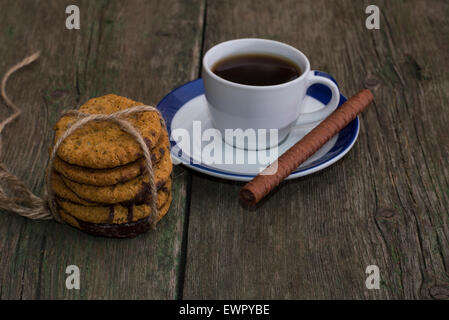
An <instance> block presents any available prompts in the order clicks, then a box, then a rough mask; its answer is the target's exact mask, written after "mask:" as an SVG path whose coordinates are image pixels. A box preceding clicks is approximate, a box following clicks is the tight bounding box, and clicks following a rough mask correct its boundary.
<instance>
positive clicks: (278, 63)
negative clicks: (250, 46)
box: [212, 53, 301, 86]
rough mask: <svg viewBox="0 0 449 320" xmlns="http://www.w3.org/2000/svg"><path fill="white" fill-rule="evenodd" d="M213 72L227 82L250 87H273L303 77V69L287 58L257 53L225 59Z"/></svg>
mask: <svg viewBox="0 0 449 320" xmlns="http://www.w3.org/2000/svg"><path fill="white" fill-rule="evenodd" d="M212 72H213V73H215V74H216V75H217V76H219V77H221V78H223V79H225V80H228V81H231V82H235V83H239V84H244V85H250V86H273V85H277V84H282V83H286V82H289V81H292V80H294V79H296V78H298V77H299V76H300V75H301V69H300V68H299V67H298V66H297V65H296V64H295V63H294V62H292V61H290V60H288V59H287V58H284V57H279V56H273V55H268V54H257V53H251V54H242V55H236V56H231V57H227V58H224V59H222V60H220V61H218V62H217V63H216V64H215V65H214V66H213V67H212Z"/></svg>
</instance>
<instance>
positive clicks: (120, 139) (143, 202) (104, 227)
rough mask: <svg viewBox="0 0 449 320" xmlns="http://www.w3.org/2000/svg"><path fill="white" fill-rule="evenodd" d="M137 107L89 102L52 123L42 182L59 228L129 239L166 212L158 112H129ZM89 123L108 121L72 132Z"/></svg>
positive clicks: (168, 167)
mask: <svg viewBox="0 0 449 320" xmlns="http://www.w3.org/2000/svg"><path fill="white" fill-rule="evenodd" d="M139 106H143V104H142V103H139V102H136V101H133V100H130V99H128V98H125V97H120V96H117V95H114V94H109V95H106V96H103V97H98V98H94V99H90V100H89V101H87V102H86V103H85V104H83V105H82V106H81V107H80V108H79V109H78V110H77V111H70V112H68V113H66V114H64V115H63V116H62V117H61V118H60V119H59V121H58V122H57V123H56V125H55V146H53V147H52V148H51V152H50V156H51V159H52V161H51V162H50V163H49V168H48V170H47V174H51V177H47V178H48V180H49V182H50V183H49V185H50V188H51V189H50V190H51V192H52V194H53V195H54V198H55V201H54V203H53V204H54V205H55V209H56V210H57V213H58V214H59V217H60V218H61V220H63V221H65V222H66V223H68V224H70V225H71V226H73V227H76V228H78V229H81V230H83V231H85V232H87V233H90V234H93V235H99V236H106V237H115V238H117V237H118V238H130V237H135V236H136V235H138V234H140V233H143V232H146V231H148V230H149V229H150V228H151V226H152V225H154V224H155V223H157V222H158V221H159V220H160V219H161V218H162V217H163V216H164V215H165V214H166V213H167V212H168V209H169V207H170V203H171V200H172V195H171V178H170V176H171V172H172V162H171V158H170V145H169V139H168V133H167V131H166V128H165V124H164V122H163V119H162V118H161V116H160V114H159V113H158V112H157V110H155V109H154V108H153V110H147V109H144V110H140V111H137V112H134V111H135V110H134V109H135V108H140V107H139ZM143 107H144V108H145V106H143ZM127 110H131V112H128V111H127ZM133 110H134V111H133ZM90 115H105V116H106V117H108V116H110V117H113V118H114V119H110V118H105V119H103V118H101V116H100V118H99V119H97V120H93V121H90V122H87V123H84V124H83V125H82V126H80V127H78V128H76V129H75V130H73V126H79V124H80V121H82V120H81V119H82V117H87V118H88V117H89V116H90ZM117 119H120V121H122V123H120V121H119V122H116V121H114V120H117ZM123 121H124V122H125V124H123ZM128 125H129V127H128V129H126V130H125V128H126V127H127V126H128ZM129 130H131V131H134V133H135V135H134V136H133V135H132V134H130V132H129ZM68 131H70V132H69V134H67V133H68ZM139 139H141V140H140V143H139ZM145 153H147V154H146V156H145ZM149 163H151V166H149ZM149 169H150V170H149Z"/></svg>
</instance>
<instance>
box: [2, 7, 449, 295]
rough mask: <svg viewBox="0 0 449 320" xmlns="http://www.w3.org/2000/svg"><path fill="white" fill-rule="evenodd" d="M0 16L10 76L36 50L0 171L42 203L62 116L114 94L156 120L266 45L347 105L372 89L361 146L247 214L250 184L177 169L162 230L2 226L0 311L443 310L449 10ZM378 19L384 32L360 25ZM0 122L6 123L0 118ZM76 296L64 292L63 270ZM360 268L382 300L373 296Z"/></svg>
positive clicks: (105, 10)
mask: <svg viewBox="0 0 449 320" xmlns="http://www.w3.org/2000/svg"><path fill="white" fill-rule="evenodd" d="M73 3H74V4H77V5H78V6H79V8H80V10H81V29H80V30H67V29H66V28H65V19H66V17H67V15H66V14H65V8H66V5H67V4H66V3H65V2H64V1H56V0H54V1H45V2H42V1H31V0H27V1H25V0H22V1H17V0H3V1H1V2H0V48H1V49H0V73H1V74H3V73H4V72H6V70H7V69H8V68H9V67H10V66H11V65H13V64H15V63H16V62H18V61H20V60H21V59H22V58H23V57H25V56H26V55H29V54H31V53H32V52H34V51H36V50H41V51H42V56H41V58H40V59H39V61H37V62H36V63H34V64H33V65H31V66H29V67H27V68H26V69H23V70H22V71H20V72H19V73H17V74H15V75H14V76H13V77H12V79H11V80H10V82H9V84H8V91H9V95H10V97H11V98H13V99H14V100H15V102H16V103H17V104H19V105H21V106H23V107H24V109H25V113H24V114H23V115H22V116H21V118H20V119H18V120H17V121H15V122H14V123H13V124H12V125H10V126H9V127H8V128H7V129H6V132H5V134H4V137H3V141H4V144H5V147H4V151H3V155H2V160H3V161H4V162H5V163H6V164H7V165H8V167H9V168H10V170H11V171H12V172H13V173H15V174H17V175H18V176H19V177H20V178H22V179H24V180H25V181H26V183H27V185H28V186H30V187H31V188H32V190H34V192H35V193H36V194H38V195H42V193H43V183H44V168H45V165H46V162H47V159H48V155H47V148H48V146H49V145H50V141H51V137H52V126H53V124H54V123H55V121H56V119H57V118H58V115H59V113H60V112H61V111H62V110H64V109H69V108H74V107H76V106H78V105H80V104H81V103H82V102H84V101H86V100H87V99H88V98H90V97H94V96H99V95H102V94H106V93H111V92H113V93H117V94H120V95H124V96H128V97H132V98H134V99H136V100H140V101H144V102H146V103H152V104H156V103H157V102H158V101H159V100H160V99H161V98H162V97H163V96H164V95H165V94H166V93H167V92H169V91H170V90H172V89H173V88H175V87H177V86H179V85H181V84H183V83H185V82H187V81H190V80H192V79H195V78H197V77H199V76H201V74H200V70H201V68H200V63H201V57H202V54H203V53H204V52H205V51H206V50H207V49H208V48H210V47H211V46H213V45H214V44H216V43H219V42H221V41H224V40H228V39H233V38H242V37H261V38H270V39H275V40H279V41H283V42H286V43H289V44H291V45H293V46H295V47H298V48H300V49H301V50H303V51H304V52H305V53H306V54H307V55H308V56H309V57H310V58H311V60H312V67H313V68H314V69H320V70H323V71H326V72H328V73H330V74H332V75H333V76H334V77H335V78H336V79H337V80H338V82H339V84H340V87H341V91H342V93H343V94H345V95H347V96H350V95H352V94H354V93H355V92H357V91H358V90H359V89H361V88H363V87H368V88H370V89H371V90H372V91H373V93H374V95H375V103H374V104H373V105H372V106H371V107H370V108H368V110H367V111H366V112H365V113H364V114H363V115H362V116H361V131H360V136H359V139H358V141H357V143H356V145H355V147H354V148H353V149H352V150H351V151H350V152H349V153H348V154H347V155H346V156H345V157H344V158H343V159H342V160H341V161H339V162H338V163H336V164H334V165H333V166H331V167H330V168H328V169H326V170H324V171H321V172H320V173H317V174H313V175H311V176H308V177H305V178H301V179H297V180H294V181H290V182H287V183H285V184H284V185H283V186H282V188H280V189H279V190H278V191H277V192H275V193H274V194H273V195H272V196H271V197H270V198H269V200H268V201H266V203H264V205H263V206H260V207H259V208H257V209H256V210H252V211H250V210H245V209H243V208H241V207H240V205H239V204H238V201H237V193H238V190H239V188H240V187H241V185H242V184H241V183H232V182H228V181H223V180H219V179H213V178H210V177H208V176H204V175H201V174H198V173H195V172H192V171H190V170H188V169H186V168H183V167H176V168H175V171H174V187H173V193H174V201H173V205H172V207H171V209H170V211H169V214H168V215H167V216H166V218H165V219H164V220H163V221H162V222H161V223H160V224H159V227H158V229H157V230H156V231H154V232H150V233H148V234H146V235H143V236H139V237H137V238H135V239H133V240H111V239H104V238H97V237H92V236H88V235H85V234H84V233H82V232H79V231H78V230H76V229H73V228H71V227H69V226H66V225H61V224H58V223H55V222H50V221H47V222H36V221H29V220H26V219H25V218H21V217H19V216H16V215H13V214H11V213H7V212H2V213H1V215H0V298H2V299H53V298H59V299H61V298H62V299H72V298H74V299H80V298H81V299H92V298H95V299H97V298H107V299H111V298H112V299H116V298H124V299H180V298H184V299H197V298H198V299H202V298H211V299H214V298H217V299H228V298H236V299H239V298H276V299H279V298H281V299H284V298H285V299H297V298H307V299H314V298H324V299H334V298H339V299H398V298H399V299H402V298H405V299H415V298H446V299H447V298H448V297H449V269H448V268H449V192H448V191H449V161H448V156H449V130H448V123H449V116H448V114H449V112H448V110H449V109H448V105H449V72H448V71H449V70H448V67H449V62H448V61H449V56H448V52H449V38H448V35H449V3H448V2H447V1H444V0H441V1H436V0H435V1H424V0H422V1H418V0H416V1H357V2H355V1H352V0H338V1H326V0H313V1H312V0H311V1H296V0H292V1H287V0H281V1H278V0H273V1H271V0H270V1H265V0H264V1H256V0H254V1H249V0H235V1H215V0H191V1H184V0H164V1H162V0H160V1H158V0H153V1H143V0H142V1H118V0H117V1H73ZM369 4H376V5H377V6H378V7H379V9H380V12H381V20H380V29H379V30H368V29H367V28H366V27H365V20H366V18H367V16H368V15H367V14H366V13H365V9H366V7H367V6H368V5H369ZM0 110H1V119H4V118H5V117H6V116H7V115H9V114H10V110H8V109H7V108H6V106H5V105H4V104H3V103H2V104H1V105H0ZM72 264H74V265H77V266H79V268H80V271H81V289H80V290H67V289H66V286H65V280H66V277H67V275H66V273H65V269H66V266H68V265H72ZM368 265H377V266H378V267H379V269H380V276H381V286H380V289H379V290H368V289H367V288H366V286H365V280H366V277H367V274H365V270H366V267H367V266H368Z"/></svg>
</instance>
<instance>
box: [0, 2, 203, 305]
mask: <svg viewBox="0 0 449 320" xmlns="http://www.w3.org/2000/svg"><path fill="white" fill-rule="evenodd" d="M75 4H77V5H79V7H80V10H81V29H80V30H79V31H75V30H72V31H70V30H67V29H66V28H65V19H66V17H67V15H66V14H65V6H66V5H67V4H65V3H64V2H61V1H46V2H45V3H42V2H41V1H2V2H1V4H0V47H1V48H2V50H1V52H0V55H1V59H0V73H1V74H3V73H4V72H6V70H7V68H9V67H10V66H12V65H13V64H15V63H16V62H18V61H20V60H21V59H22V58H23V57H25V56H26V55H28V54H31V53H32V52H34V51H36V50H42V56H41V58H40V59H39V61H38V62H36V63H34V64H33V65H32V66H30V67H27V68H26V69H24V70H23V71H20V72H19V73H18V74H16V75H14V76H13V77H12V78H11V80H10V82H9V84H8V92H9V95H10V97H11V98H12V99H13V100H14V101H15V102H16V103H17V104H18V105H20V106H23V108H24V111H25V112H24V114H23V115H22V116H21V118H20V119H19V120H18V121H15V122H14V123H13V124H12V125H11V126H9V127H8V128H7V130H6V133H5V135H4V140H3V141H4V145H5V148H4V149H5V151H4V154H3V156H2V160H3V161H4V162H6V164H7V165H8V166H9V168H10V169H11V171H12V172H13V173H15V174H17V175H18V176H19V177H21V178H23V179H24V180H25V181H26V183H27V185H28V186H30V187H31V188H32V189H33V190H34V192H36V193H37V194H39V195H42V192H43V177H44V168H45V165H46V162H47V158H48V156H47V148H48V147H49V145H50V141H51V138H52V126H53V124H54V123H55V121H56V119H57V117H58V114H59V112H60V111H61V110H63V109H69V108H74V107H77V106H78V105H79V104H81V103H83V102H84V101H86V100H87V99H88V98H90V97H94V96H99V95H103V94H106V93H111V92H113V93H117V94H120V95H124V96H128V97H130V98H133V99H136V100H140V101H144V102H146V103H148V104H155V103H157V101H159V100H160V99H161V98H162V97H163V96H164V94H165V93H166V92H168V91H169V90H171V89H172V88H174V87H175V86H177V85H179V84H181V83H184V82H186V81H188V80H191V79H193V78H195V77H196V76H197V70H198V62H199V52H200V45H201V36H202V24H203V21H202V19H203V10H204V3H203V1H202V0H195V1H189V3H188V4H187V3H185V2H184V1H177V0H167V1H157V0H154V1H143V0H140V1H126V2H124V1H118V0H117V1H76V2H75ZM0 108H1V110H2V111H1V117H4V116H6V115H7V114H8V112H9V111H5V110H6V107H5V106H4V105H1V106H0ZM188 180H189V174H188V173H186V171H184V170H183V169H181V168H177V169H176V170H175V173H174V187H173V196H174V201H173V204H172V207H171V209H170V211H169V213H168V215H167V216H166V218H165V219H164V220H163V221H162V222H161V223H160V224H159V226H158V229H157V231H154V232H150V233H149V234H146V235H143V236H139V237H137V238H136V239H133V240H111V239H103V238H96V237H92V236H88V235H85V234H83V233H82V232H79V231H78V230H76V229H73V228H71V227H69V226H64V225H60V224H57V223H55V222H34V221H28V220H26V219H24V218H20V217H17V216H14V215H12V214H9V213H6V212H2V214H1V215H0V252H1V254H0V265H1V268H0V288H1V289H0V298H1V299H49V298H52V299H67V298H76V299H78V298H82V299H84V298H85V299H94V298H105V299H118V298H124V299H156V298H159V299H163V298H170V299H171V298H176V297H177V294H178V293H177V290H178V285H179V283H178V277H179V273H180V272H179V268H180V266H179V264H180V259H181V245H182V236H183V232H184V215H185V210H186V195H187V184H188ZM71 264H74V265H77V266H78V267H79V268H80V271H81V290H71V291H69V290H67V289H66V287H65V279H66V276H67V275H66V274H65V269H66V266H68V265H71Z"/></svg>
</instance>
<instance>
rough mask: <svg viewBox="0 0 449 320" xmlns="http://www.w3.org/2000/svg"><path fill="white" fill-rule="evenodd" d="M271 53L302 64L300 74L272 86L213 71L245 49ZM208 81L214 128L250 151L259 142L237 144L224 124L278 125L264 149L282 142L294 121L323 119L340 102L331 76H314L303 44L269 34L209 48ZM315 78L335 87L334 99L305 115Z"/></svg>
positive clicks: (206, 60)
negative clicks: (233, 79)
mask: <svg viewBox="0 0 449 320" xmlns="http://www.w3.org/2000/svg"><path fill="white" fill-rule="evenodd" d="M251 53H258V54H261V53H262V54H269V55H273V56H278V57H283V58H287V59H288V60H290V61H292V62H294V63H295V64H297V65H298V66H299V67H300V69H301V71H302V74H301V76H300V77H298V78H296V79H294V80H292V81H289V82H286V83H283V84H279V85H273V86H250V85H243V84H238V83H235V82H231V81H228V80H225V79H223V78H220V77H219V76H217V75H216V74H214V73H213V72H212V68H213V67H214V65H215V64H216V63H217V62H219V61H221V60H222V59H224V58H228V57H232V56H236V55H241V54H251ZM203 81H204V88H205V94H206V99H207V102H208V107H209V111H210V115H211V117H212V121H213V124H214V126H215V128H217V129H218V130H220V132H221V134H222V137H224V140H225V142H226V143H228V144H230V145H234V146H236V147H238V148H245V149H249V150H257V149H261V148H259V147H258V146H257V145H254V144H251V143H250V144H245V145H238V142H234V140H233V141H227V139H226V135H225V129H234V130H235V129H242V130H246V129H250V128H251V129H255V130H258V129H266V130H270V129H277V130H278V139H277V141H274V142H272V143H271V144H269V145H266V146H265V148H267V147H269V148H271V147H274V146H276V145H277V144H278V143H279V142H281V141H283V140H284V139H285V138H286V137H287V136H288V133H289V132H290V130H291V129H292V126H294V125H295V126H296V125H308V124H313V123H319V122H320V121H322V120H324V119H325V118H326V117H327V116H329V115H330V114H331V113H332V112H333V111H334V110H335V109H336V108H337V106H338V102H339V100H340V92H339V90H338V87H337V85H336V84H335V83H334V82H333V81H332V80H330V79H328V78H324V77H321V76H319V75H315V73H314V71H313V70H310V62H309V60H308V59H307V57H306V56H305V55H304V54H303V53H302V52H301V51H299V50H298V49H296V48H294V47H292V46H289V45H287V44H284V43H282V42H278V41H273V40H266V39H237V40H230V41H226V42H222V43H220V44H218V45H216V46H214V47H212V48H211V49H209V50H208V51H207V52H206V54H205V55H204V58H203ZM316 83H320V84H323V85H325V86H327V87H329V88H330V90H331V92H332V98H331V99H330V101H329V103H328V104H327V105H326V106H324V107H323V108H322V109H320V110H317V111H314V112H309V113H302V114H300V107H301V104H302V103H303V101H304V97H305V96H306V92H307V89H308V88H309V87H310V86H311V85H313V84H316Z"/></svg>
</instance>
